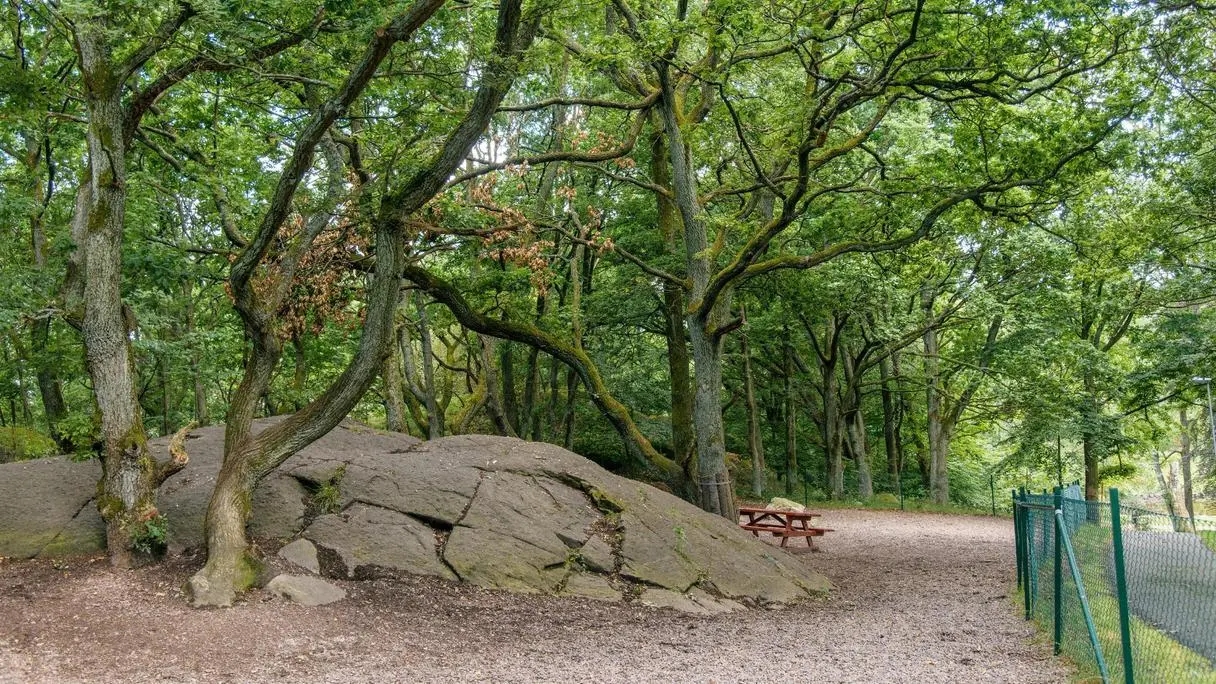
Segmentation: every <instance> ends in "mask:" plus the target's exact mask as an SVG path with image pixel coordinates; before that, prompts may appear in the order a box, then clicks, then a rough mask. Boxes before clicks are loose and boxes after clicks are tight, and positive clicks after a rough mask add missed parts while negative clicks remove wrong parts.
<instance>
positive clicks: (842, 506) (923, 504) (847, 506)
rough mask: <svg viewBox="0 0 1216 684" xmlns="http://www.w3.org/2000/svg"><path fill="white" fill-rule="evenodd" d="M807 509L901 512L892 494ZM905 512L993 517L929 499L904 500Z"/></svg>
mask: <svg viewBox="0 0 1216 684" xmlns="http://www.w3.org/2000/svg"><path fill="white" fill-rule="evenodd" d="M786 498H791V497H786ZM791 500H792V501H796V502H797V503H802V502H803V500H802V499H801V498H791ZM739 504H740V505H748V506H764V505H766V504H768V500H764V501H753V500H750V499H749V500H746V501H744V500H742V499H741V500H740V501H739ZM806 507H807V508H809V509H812V510H814V509H820V508H822V509H828V510H868V511H898V510H900V508H899V498H898V497H895V496H892V495H890V494H878V495H877V496H874V497H873V498H871V499H868V500H866V501H862V500H860V499H837V500H831V499H811V500H810V502H809V503H807V504H806ZM903 510H905V511H913V512H917V513H945V514H948V515H984V516H989V517H991V516H992V510H991V509H983V508H971V507H968V506H959V505H956V504H946V505H944V506H943V505H941V504H936V503H933V502H932V501H930V500H928V499H911V498H907V499H904V507H903ZM997 513H998V515H999V516H1001V517H1006V518H1008V517H1010V514H1008V513H1005V512H1001V511H998V512H997Z"/></svg>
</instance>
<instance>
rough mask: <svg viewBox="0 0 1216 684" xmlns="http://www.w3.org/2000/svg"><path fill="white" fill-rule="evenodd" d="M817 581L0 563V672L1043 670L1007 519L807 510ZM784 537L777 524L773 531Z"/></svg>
mask: <svg viewBox="0 0 1216 684" xmlns="http://www.w3.org/2000/svg"><path fill="white" fill-rule="evenodd" d="M824 524H825V525H826V526H827V527H831V528H833V529H835V530H836V532H834V533H832V534H831V535H829V536H828V537H827V538H825V539H823V540H821V541H820V542H818V545H819V546H820V547H821V548H822V551H821V552H818V553H807V552H806V550H805V547H800V548H796V549H794V550H793V551H792V553H794V554H795V555H796V556H797V557H798V558H799V559H800V560H801V561H803V562H806V563H808V564H810V565H811V566H812V567H813V568H815V569H816V570H818V571H819V572H822V573H824V574H826V575H827V576H828V577H829V578H831V580H832V581H833V583H835V585H836V586H837V590H836V591H834V592H833V593H832V595H831V596H830V597H828V598H826V599H822V600H816V601H812V602H809V603H806V604H803V605H799V606H796V607H792V608H785V609H781V610H752V611H748V612H745V613H735V614H731V615H728V616H725V617H695V616H688V615H685V614H681V613H677V612H674V611H671V610H667V609H653V608H648V607H645V606H641V605H622V604H616V605H613V604H606V603H599V602H595V601H588V600H578V599H556V598H548V597H536V596H520V595H513V594H507V593H503V592H491V591H484V590H479V589H475V588H470V587H461V586H455V585H451V584H448V583H444V582H438V581H424V580H420V579H414V578H399V579H380V580H375V581H369V582H345V583H341V584H342V585H343V586H344V588H345V589H346V590H347V592H348V597H347V599H346V600H345V601H341V602H339V603H336V604H331V605H328V606H322V607H318V608H304V607H301V606H296V605H294V604H291V603H287V602H285V601H283V600H280V599H278V598H275V597H273V596H271V595H269V594H267V593H265V592H261V591H257V592H252V593H251V594H250V595H248V596H247V597H246V600H245V601H244V602H242V603H240V604H238V605H237V606H236V607H234V608H231V609H226V610H193V609H191V608H189V607H188V606H187V605H186V604H185V602H184V600H183V598H182V596H181V594H180V592H179V590H178V587H179V586H180V585H181V583H182V582H183V581H184V580H185V579H186V578H187V577H188V576H189V573H190V572H192V571H193V570H194V569H195V568H196V567H197V564H198V561H197V560H183V561H180V562H176V563H172V564H167V565H162V566H159V567H154V568H145V569H141V570H137V571H115V570H111V569H110V568H109V567H108V566H107V565H106V563H105V561H104V560H100V559H94V560H91V561H90V560H88V559H80V560H75V561H70V562H67V563H55V564H52V563H50V562H47V561H37V562H20V563H14V562H9V563H5V564H3V565H0V682H56V683H58V682H303V681H308V682H334V683H337V682H469V681H512V682H514V681H562V682H569V681H577V682H766V683H767V682H810V681H814V682H877V681H881V682H1019V683H1029V682H1059V681H1065V680H1066V679H1067V678H1068V671H1067V670H1066V669H1064V668H1063V666H1062V665H1061V664H1060V663H1059V662H1058V661H1057V660H1055V659H1054V658H1052V657H1051V655H1050V647H1049V646H1048V645H1045V643H1044V642H1043V640H1042V639H1036V638H1034V636H1033V635H1034V630H1033V629H1032V628H1031V627H1030V625H1029V624H1028V623H1026V622H1024V621H1023V620H1022V619H1021V618H1020V617H1019V616H1018V614H1017V611H1016V608H1015V606H1014V603H1013V601H1012V599H1011V598H1010V597H1009V595H1008V594H1009V592H1010V584H1011V582H1012V581H1013V575H1014V568H1013V564H1014V563H1013V551H1012V549H1013V541H1012V526H1011V525H1010V523H1009V521H1008V520H1002V519H990V518H979V517H954V516H942V515H931V514H914V513H886V512H869V511H826V512H825V516H824ZM792 543H793V542H792V541H791V544H792Z"/></svg>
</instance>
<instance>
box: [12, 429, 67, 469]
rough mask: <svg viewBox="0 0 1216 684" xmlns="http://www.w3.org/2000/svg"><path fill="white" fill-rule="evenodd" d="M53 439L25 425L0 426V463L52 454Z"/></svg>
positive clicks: (57, 448)
mask: <svg viewBox="0 0 1216 684" xmlns="http://www.w3.org/2000/svg"><path fill="white" fill-rule="evenodd" d="M58 451H59V447H58V446H57V445H56V444H55V441H54V440H52V439H51V438H50V437H47V436H46V435H43V434H40V433H38V432H35V431H34V430H31V429H29V428H27V427H0V463H8V462H10V461H25V460H29V459H31V458H43V457H44V456H53V455H54V454H55V453H56V452H58Z"/></svg>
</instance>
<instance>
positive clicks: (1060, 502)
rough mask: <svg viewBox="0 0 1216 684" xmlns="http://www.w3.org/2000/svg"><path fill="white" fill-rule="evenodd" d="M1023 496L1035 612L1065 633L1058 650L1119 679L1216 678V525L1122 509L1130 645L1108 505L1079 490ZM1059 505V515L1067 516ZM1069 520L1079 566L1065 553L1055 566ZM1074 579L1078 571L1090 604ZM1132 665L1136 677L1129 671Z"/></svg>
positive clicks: (1089, 669) (1089, 672) (1086, 670)
mask: <svg viewBox="0 0 1216 684" xmlns="http://www.w3.org/2000/svg"><path fill="white" fill-rule="evenodd" d="M1018 498H1019V501H1018V504H1017V506H1018V510H1019V513H1020V515H1019V517H1018V518H1017V519H1018V520H1019V521H1020V522H1019V527H1020V529H1019V535H1018V536H1019V542H1020V543H1021V544H1022V545H1023V546H1022V551H1021V554H1022V555H1023V556H1024V565H1023V573H1021V575H1022V580H1023V585H1024V586H1023V589H1024V590H1026V591H1028V592H1029V600H1030V611H1029V615H1028V617H1030V618H1032V619H1034V620H1035V621H1036V622H1037V623H1038V624H1039V625H1040V626H1041V627H1042V628H1043V629H1044V631H1046V632H1047V633H1048V634H1050V635H1052V637H1053V642H1055V641H1056V638H1057V634H1058V649H1059V650H1058V652H1060V653H1061V654H1062V655H1064V656H1066V657H1068V658H1069V659H1070V660H1072V661H1073V663H1075V664H1076V666H1077V668H1078V669H1079V670H1080V672H1081V674H1082V675H1083V676H1090V677H1095V678H1097V677H1100V676H1101V674H1102V673H1101V670H1102V669H1103V668H1102V667H1101V665H1100V663H1104V664H1105V669H1106V670H1107V672H1108V673H1109V674H1108V676H1109V679H1110V681H1115V682H1120V681H1140V682H1214V683H1216V670H1214V669H1213V665H1214V663H1216V523H1213V522H1208V521H1205V520H1196V521H1195V522H1194V524H1192V521H1191V520H1190V519H1188V518H1182V517H1177V516H1169V515H1164V514H1161V513H1155V512H1153V511H1147V510H1144V509H1140V508H1132V507H1122V508H1121V509H1120V523H1121V525H1120V527H1121V528H1122V542H1123V554H1124V568H1125V574H1126V583H1127V596H1128V606H1129V608H1130V611H1129V630H1130V636H1131V640H1130V647H1129V648H1127V649H1125V648H1124V643H1123V639H1122V637H1121V631H1120V614H1119V613H1120V611H1119V600H1118V593H1117V589H1116V586H1117V585H1116V554H1115V546H1114V537H1113V534H1114V528H1113V527H1112V524H1111V523H1112V521H1111V506H1110V504H1107V503H1100V502H1096V501H1084V500H1082V499H1081V496H1080V492H1079V490H1077V489H1073V488H1068V489H1066V490H1064V491H1062V492H1061V493H1060V495H1059V496H1058V497H1057V496H1056V495H1054V494H1023V495H1021V496H1020V497H1018ZM1056 510H1059V511H1060V512H1061V515H1060V517H1059V522H1057V521H1056ZM1061 526H1062V528H1063V530H1064V534H1063V535H1061V539H1060V540H1059V541H1060V547H1062V548H1063V547H1064V546H1065V544H1064V541H1065V539H1066V540H1067V542H1068V543H1069V544H1070V545H1071V547H1072V550H1073V552H1074V554H1073V555H1074V557H1075V566H1074V565H1073V564H1072V563H1070V561H1069V559H1068V557H1067V554H1066V553H1060V562H1059V565H1058V566H1057V561H1056V558H1057V551H1056V546H1057V539H1056V537H1057V530H1058V529H1059V528H1060V527H1061ZM1057 567H1058V570H1057ZM1074 570H1075V572H1074ZM1074 576H1077V577H1079V578H1080V588H1081V589H1083V593H1084V594H1085V597H1086V599H1087V600H1086V602H1085V604H1087V605H1083V603H1082V600H1081V598H1080V594H1081V593H1082V592H1080V591H1078V585H1077V582H1076V581H1075V580H1074ZM1027 585H1028V586H1027ZM1057 592H1058V596H1059V607H1058V608H1057V604H1056V598H1057ZM1086 609H1088V612H1089V614H1090V617H1091V619H1092V635H1091V627H1090V625H1089V624H1088V622H1087V620H1086V616H1085V613H1086ZM1057 610H1058V616H1059V618H1058V621H1059V628H1058V632H1057V627H1056V624H1057ZM1095 641H1096V646H1095V644H1094V642H1095ZM1125 653H1128V654H1130V663H1129V662H1125V658H1127V657H1128V656H1125ZM1129 665H1130V669H1131V673H1132V674H1133V675H1134V677H1129V676H1128V674H1129V673H1128V671H1127V670H1128V666H1129Z"/></svg>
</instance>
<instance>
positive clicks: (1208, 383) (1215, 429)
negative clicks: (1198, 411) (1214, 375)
mask: <svg viewBox="0 0 1216 684" xmlns="http://www.w3.org/2000/svg"><path fill="white" fill-rule="evenodd" d="M1191 382H1193V383H1195V384H1196V385H1203V386H1204V387H1206V388H1207V390H1208V427H1210V428H1211V429H1212V455H1213V456H1216V417H1213V415H1212V379H1211V378H1204V377H1199V376H1195V377H1193V378H1191Z"/></svg>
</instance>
